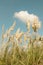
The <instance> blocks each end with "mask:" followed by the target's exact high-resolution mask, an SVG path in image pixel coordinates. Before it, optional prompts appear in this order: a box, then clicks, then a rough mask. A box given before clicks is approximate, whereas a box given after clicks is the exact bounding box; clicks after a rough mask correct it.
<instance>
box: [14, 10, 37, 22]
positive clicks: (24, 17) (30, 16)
mask: <svg viewBox="0 0 43 65" xmlns="http://www.w3.org/2000/svg"><path fill="white" fill-rule="evenodd" d="M14 17H16V18H18V19H20V20H22V21H23V22H25V23H26V22H27V21H30V22H31V23H32V22H33V21H34V18H36V19H37V20H38V17H37V16H36V15H34V14H29V13H28V12H27V11H20V12H15V13H14Z"/></svg>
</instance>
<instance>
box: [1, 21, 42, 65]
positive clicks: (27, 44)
mask: <svg viewBox="0 0 43 65" xmlns="http://www.w3.org/2000/svg"><path fill="white" fill-rule="evenodd" d="M29 25H30V24H29V23H28V22H27V24H26V26H27V32H21V31H20V29H18V30H17V31H16V33H14V34H13V35H11V34H10V32H11V31H12V30H14V26H15V22H14V24H13V25H12V26H11V27H10V28H9V29H8V30H7V31H6V33H5V34H4V33H3V34H2V45H1V48H0V65H43V36H40V35H39V34H38V29H39V28H40V24H39V22H38V21H37V20H35V21H34V22H33V24H32V29H33V32H32V33H30V26H29Z"/></svg>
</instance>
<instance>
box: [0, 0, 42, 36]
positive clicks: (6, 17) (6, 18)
mask: <svg viewBox="0 0 43 65" xmlns="http://www.w3.org/2000/svg"><path fill="white" fill-rule="evenodd" d="M23 10H24V11H28V12H29V13H33V14H35V15H37V16H38V17H39V19H40V20H41V23H42V27H41V29H40V30H39V33H40V34H41V35H43V0H0V35H1V33H2V25H3V24H4V25H5V30H6V29H8V28H9V27H10V26H11V25H12V24H13V22H14V21H16V23H17V27H16V29H17V28H19V27H20V28H21V30H24V31H26V29H25V25H24V23H22V22H21V21H20V20H18V19H16V18H14V17H13V16H14V13H15V12H19V11H23Z"/></svg>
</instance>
